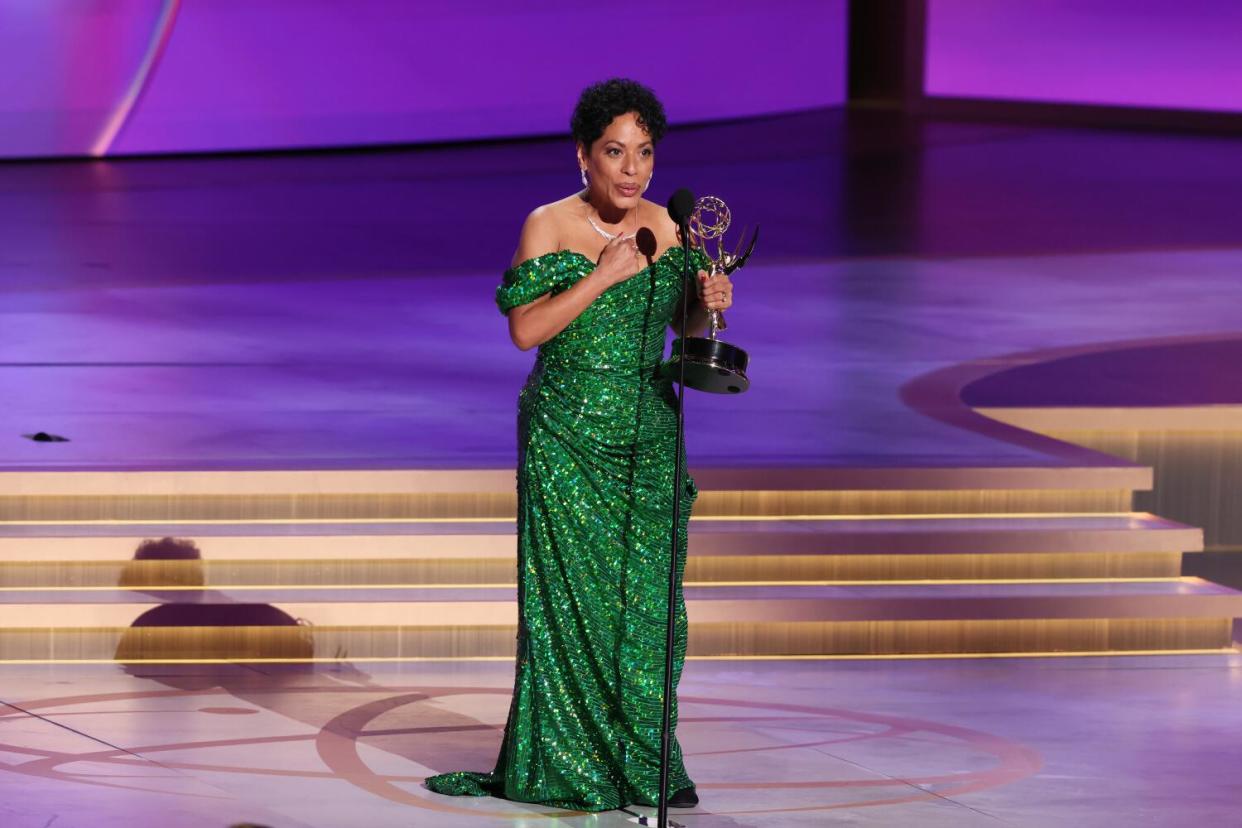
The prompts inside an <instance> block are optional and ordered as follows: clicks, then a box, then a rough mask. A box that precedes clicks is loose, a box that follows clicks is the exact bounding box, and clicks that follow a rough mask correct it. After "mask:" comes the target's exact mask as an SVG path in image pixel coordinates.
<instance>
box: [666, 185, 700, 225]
mask: <svg viewBox="0 0 1242 828" xmlns="http://www.w3.org/2000/svg"><path fill="white" fill-rule="evenodd" d="M693 213H694V193H692V192H690V191H689V190H687V189H686V188H685V187H682V188H681V189H680V190H678V191H677V192H675V193H673V194H672V196H670V197H669V200H668V215H669V217H670V218H671V219H672V220H673V221H675V222H677V226H678V227H685V226H686V222H688V221H690V216H691V215H692V214H693Z"/></svg>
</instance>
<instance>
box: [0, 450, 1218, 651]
mask: <svg viewBox="0 0 1242 828" xmlns="http://www.w3.org/2000/svg"><path fill="white" fill-rule="evenodd" d="M864 471H865V472H866V473H873V470H864ZM1046 471H1047V470H1036V471H1035V473H1034V474H1037V475H1043V476H1042V477H1041V478H1039V479H1038V480H1036V479H1034V478H1033V477H1030V476H1028V477H1027V478H1025V479H1023V478H1022V477H1021V476H1020V475H1019V476H1018V477H1014V476H1013V475H1012V474H1010V475H1008V476H1006V475H999V476H998V475H997V474H996V473H995V470H980V474H979V477H978V480H979V481H980V483H981V486H980V488H975V489H969V488H952V486H961V485H963V484H965V483H968V482H969V481H970V480H971V478H970V477H969V476H968V475H966V476H964V475H963V470H960V469H955V470H952V474H950V475H947V476H945V477H943V478H941V479H939V480H935V481H931V482H930V483H929V479H927V478H926V476H925V479H923V480H922V481H921V482H922V483H923V485H928V486H929V487H928V488H926V489H921V490H920V489H913V488H909V483H910V481H911V480H914V481H915V482H919V479H918V474H907V475H905V476H901V475H897V474H891V475H889V477H888V478H887V479H881V478H877V477H875V476H874V475H873V476H872V477H870V478H868V477H867V476H866V474H863V475H862V476H861V477H856V478H854V479H853V482H854V483H864V484H867V485H868V486H873V485H875V484H876V483H877V482H878V483H880V484H884V485H893V484H896V483H900V484H901V485H902V486H904V488H897V489H884V488H850V487H848V486H847V487H846V488H842V489H806V490H803V489H797V488H794V487H793V486H796V485H798V484H799V483H805V482H807V476H806V475H802V476H801V477H798V476H792V475H785V476H783V477H782V476H781V475H780V474H775V475H774V474H773V473H772V472H770V471H765V470H758V471H754V470H752V471H751V472H750V473H748V474H747V473H743V472H741V471H732V472H728V473H727V474H725V473H717V474H715V475H714V477H715V478H716V482H718V483H724V484H727V485H730V486H732V487H733V488H728V489H721V490H710V489H701V494H700V499H699V502H698V505H697V506H696V511H695V517H694V519H693V520H692V522H691V534H690V560H689V564H688V566H687V574H686V585H687V586H686V598H687V604H688V607H689V614H690V619H691V638H690V654H691V655H692V656H694V657H784V656H788V657H857V656H908V655H917V654H925V655H951V654H995V653H1007V654H1046V653H1056V652H1119V653H1120V652H1151V651H1170V652H1189V651H1204V650H1220V649H1224V648H1227V647H1229V646H1230V644H1231V624H1232V619H1233V618H1234V617H1236V616H1242V594H1239V593H1235V592H1233V591H1231V590H1228V589H1226V588H1224V587H1219V586H1217V585H1215V584H1211V583H1208V582H1205V581H1201V580H1198V579H1193V578H1183V577H1180V575H1179V573H1180V569H1181V555H1182V554H1183V553H1184V552H1193V551H1197V550H1199V549H1201V548H1202V542H1203V541H1202V533H1201V532H1200V530H1198V529H1196V528H1194V527H1189V526H1185V525H1182V524H1179V523H1176V522H1174V521H1169V520H1165V519H1162V518H1159V517H1156V516H1153V515H1150V514H1146V513H1139V512H1130V511H1129V510H1128V503H1129V500H1130V496H1131V491H1132V488H1133V487H1134V486H1135V485H1141V483H1142V481H1141V476H1136V474H1135V472H1134V470H1133V469H1121V470H1116V471H1117V474H1116V475H1115V476H1114V477H1112V478H1109V477H1108V476H1107V475H1104V476H1101V474H1100V472H1099V470H1087V471H1086V472H1084V473H1083V475H1081V476H1080V475H1076V473H1075V470H1068V471H1066V470H1060V472H1061V473H1060V474H1058V475H1056V476H1050V475H1048V474H1046ZM359 474H360V475H361V473H359ZM833 474H837V472H836V471H835V470H834V472H833ZM448 475H452V476H451V477H450V476H448ZM830 477H831V475H825V476H821V477H820V478H819V479H818V480H815V481H813V482H816V483H817V484H819V485H823V484H824V482H825V480H828V482H833V481H832V480H829V478H830ZM4 478H5V476H4V475H0V513H3V514H4V515H6V517H7V519H6V520H5V521H4V522H2V523H0V661H36V662H37V661H108V660H123V661H135V662H141V661H194V660H203V659H209V660H217V659H222V660H267V659H275V660H295V661H296V660H312V659H314V660H350V659H418V658H509V657H511V656H512V653H513V646H514V636H515V633H516V630H515V621H516V603H515V595H514V588H513V584H514V575H515V564H516V561H515V541H514V523H513V513H512V511H513V505H514V504H513V502H512V498H511V495H510V494H508V493H506V492H504V491H503V487H504V486H505V485H509V486H511V485H512V473H511V472H509V473H508V474H507V475H506V474H500V473H497V472H486V473H480V474H479V476H478V477H477V478H476V479H474V486H475V487H474V490H472V489H471V478H470V477H469V475H468V474H464V473H460V472H453V473H445V474H444V475H441V476H437V475H436V474H434V473H418V474H417V475H413V476H407V477H406V478H405V481H406V483H405V484H404V488H402V486H394V485H392V484H393V478H390V479H388V480H387V481H384V480H380V479H374V478H373V479H370V483H371V484H379V483H384V484H385V485H387V486H388V487H389V488H390V489H392V488H397V489H399V490H398V491H391V490H390V491H373V492H371V493H370V494H368V493H367V492H366V491H364V490H365V488H366V485H367V478H366V477H365V476H359V477H358V478H356V479H353V480H349V481H346V480H345V478H342V477H336V478H335V479H333V478H331V477H326V478H318V479H312V478H309V477H306V476H303V477H301V478H297V477H296V476H295V477H289V476H285V477H269V478H268V479H267V480H266V481H257V480H256V479H255V478H246V477H244V476H242V477H237V476H233V485H235V486H236V487H237V488H239V489H240V490H241V491H243V492H244V494H225V493H223V491H222V490H223V489H224V488H226V487H227V486H228V485H230V483H229V481H228V480H227V479H226V478H227V475H226V476H225V477H216V478H212V477H210V476H209V477H202V476H197V477H195V476H194V475H193V474H192V475H191V476H190V477H187V478H186V479H183V480H181V481H180V487H179V490H178V487H177V486H170V485H169V481H172V482H174V483H176V482H177V481H176V478H175V477H174V478H169V477H167V476H165V477H161V478H152V477H150V476H148V477H147V478H146V480H145V484H144V481H142V480H138V479H135V478H116V477H115V476H114V477H113V478H112V480H113V482H116V481H119V484H118V486H117V487H116V488H117V489H119V491H117V492H114V493H109V492H108V491H106V489H107V487H108V485H109V478H107V477H100V478H98V479H97V480H96V481H95V482H94V483H93V484H88V485H83V482H82V479H74V478H72V477H71V476H68V475H60V476H59V478H58V479H59V480H60V481H61V483H60V488H59V490H48V489H47V488H45V489H44V490H43V491H40V490H39V487H38V486H37V485H32V484H31V482H30V481H23V482H21V483H16V482H15V481H14V480H12V479H7V480H6V479H4ZM696 478H698V479H699V480H700V487H702V486H703V485H704V482H703V481H704V480H706V481H708V482H710V481H711V480H712V478H713V474H705V475H696ZM747 480H749V481H750V482H751V483H752V484H753V485H754V488H745V487H744V485H743V484H745V483H746V481H747ZM843 480H844V482H847V483H848V482H850V480H849V479H848V478H846V479H837V480H836V481H835V482H836V484H838V485H840V484H841V483H842V482H843ZM205 481H206V482H205ZM411 481H412V482H411ZM312 483H313V485H311V484H312ZM346 483H348V485H346ZM774 483H775V485H773V484H774ZM1015 483H1016V484H1017V485H1014V484H1015ZM1032 483H1038V485H1042V486H1045V487H1047V488H1043V489H1040V488H1027V486H1030V485H1032ZM983 484H991V485H993V486H995V487H996V488H987V486H986V485H983ZM144 485H146V487H147V489H148V491H147V493H144V491H143V489H144ZM1076 485H1086V486H1088V488H1082V489H1078V488H1074V486H1076ZM1127 486H1128V487H1130V488H1127ZM6 487H7V488H6ZM75 487H76V488H75ZM333 487H335V488H336V489H337V491H332V490H331V489H332V488H333ZM281 489H287V490H285V491H281ZM342 489H344V491H342ZM851 510H852V511H851ZM162 538H168V539H171V540H168V541H164V542H162V543H161V542H159V539H162ZM144 541H154V542H155V543H154V546H153V545H152V544H150V543H148V545H147V546H146V547H144V549H145V550H146V551H145V552H144V553H143V555H144V556H146V557H147V558H148V559H144V560H135V559H134V558H135V554H136V551H137V550H138V549H139V547H140V546H142V545H143V543H144Z"/></svg>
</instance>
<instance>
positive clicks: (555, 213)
mask: <svg viewBox="0 0 1242 828" xmlns="http://www.w3.org/2000/svg"><path fill="white" fill-rule="evenodd" d="M567 201H568V200H567V199H561V200H560V201H553V202H552V203H550V204H541V205H539V206H538V207H536V208H535V209H534V210H531V211H530V213H529V214H528V215H527V216H526V221H524V222H523V223H522V233H521V235H520V236H519V237H518V245H517V250H516V251H515V252H514V254H513V264H514V265H516V264H518V263H519V262H524V261H526V260H527V259H533V258H535V257H536V256H542V255H544V254H545V253H554V252H556V251H557V250H559V249H560V240H561V236H562V232H561V231H562V228H563V227H564V226H565V225H566V220H565V219H566V216H565V213H566V211H567V205H566V202H567Z"/></svg>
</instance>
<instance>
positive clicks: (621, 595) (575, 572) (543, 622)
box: [426, 248, 705, 811]
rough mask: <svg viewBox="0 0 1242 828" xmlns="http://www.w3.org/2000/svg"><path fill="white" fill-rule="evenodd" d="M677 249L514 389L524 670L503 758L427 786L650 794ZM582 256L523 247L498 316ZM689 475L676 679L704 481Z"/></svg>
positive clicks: (472, 791) (661, 636) (525, 796)
mask: <svg viewBox="0 0 1242 828" xmlns="http://www.w3.org/2000/svg"><path fill="white" fill-rule="evenodd" d="M692 256H693V257H694V259H695V261H694V263H693V264H694V267H695V269H696V270H697V269H699V268H701V267H703V265H704V264H705V259H703V258H702V257H701V254H700V253H698V251H695V252H694V253H693V254H692ZM681 264H682V253H681V250H680V248H672V249H670V250H669V251H667V252H666V253H665V254H664V255H662V256H661V257H660V258H659V259H658V260H657V261H656V262H655V263H654V264H653V265H651V266H650V267H648V268H647V269H645V270H644V271H642V272H641V273H639V274H638V275H637V276H634V277H633V278H631V279H629V280H627V281H625V282H622V283H620V284H618V285H614V286H613V287H611V288H609V289H608V290H607V291H605V292H604V293H603V294H602V295H601V296H600V297H599V298H597V299H596V300H595V301H594V302H593V303H592V304H591V305H590V306H589V307H588V308H587V309H586V310H585V311H584V312H583V313H582V314H581V315H580V316H579V317H578V318H577V319H575V320H574V321H573V322H571V323H570V324H569V325H568V326H567V327H566V328H565V329H564V330H563V331H562V332H561V333H559V334H557V335H556V336H555V337H553V338H552V339H550V340H548V341H547V342H545V343H544V344H543V345H542V346H540V348H539V355H538V358H537V360H536V362H535V366H534V370H532V371H531V374H530V377H529V378H528V379H527V382H526V385H525V387H524V388H523V389H522V392H521V394H520V396H519V400H518V472H517V490H518V516H517V534H518V606H519V610H518V640H517V675H516V680H515V683H514V689H513V701H512V704H511V706H510V709H509V717H508V722H507V724H506V725H505V732H504V737H503V740H502V743H501V747H500V756H499V758H498V759H497V761H496V767H495V769H494V770H493V771H492V772H491V773H475V772H467V771H458V772H454V773H446V774H441V775H439V776H433V777H430V778H429V779H427V781H426V784H427V786H428V787H429V788H430V789H431V790H433V791H437V792H439V793H443V794H454V795H472V796H486V795H493V796H500V797H504V798H507V799H513V800H519V801H523V802H538V803H543V804H546V805H552V806H556V807H562V808H572V809H575V810H585V811H602V810H608V809H612V808H619V807H622V806H625V805H629V804H654V803H655V801H656V799H657V796H658V790H659V759H660V717H661V706H662V703H663V693H664V643H665V629H666V628H665V623H666V621H665V619H666V613H667V606H668V556H669V541H670V536H671V533H672V524H671V513H672V493H673V473H674V465H673V460H672V453H673V448H674V443H675V439H676V427H677V421H676V414H675V411H674V408H673V405H674V399H675V397H674V392H673V389H672V386H671V385H670V383H669V382H667V381H665V380H662V379H660V378H659V376H658V365H659V363H660V360H661V359H662V357H663V352H664V343H665V330H666V327H667V325H668V323H669V321H670V320H671V318H672V315H673V312H674V308H675V306H676V303H677V299H678V297H679V296H680V280H681ZM593 267H594V263H593V262H591V261H590V260H589V259H587V258H586V257H585V256H583V255H582V254H580V253H576V252H573V251H559V252H556V253H549V254H546V255H543V256H539V257H536V258H534V259H529V260H527V261H525V262H522V263H521V264H519V265H518V266H517V267H515V268H512V269H510V270H509V271H507V272H506V273H505V276H504V281H503V283H502V284H501V285H500V287H498V288H497V290H496V303H497V305H498V306H499V307H500V309H501V311H502V312H506V313H507V312H508V311H509V310H510V309H511V308H514V307H516V306H518V305H522V304H525V303H527V302H530V301H531V300H533V299H535V298H536V297H538V296H541V295H543V294H545V293H549V292H551V293H553V294H555V293H559V292H561V291H563V290H566V289H567V288H569V287H570V286H571V285H573V284H574V282H576V281H577V280H578V279H580V278H582V277H583V276H585V275H587V274H588V273H590V271H591V269H592V268H593ZM681 462H682V463H683V464H684V463H685V457H684V454H683V455H682V457H681ZM684 480H685V490H684V494H683V497H682V501H681V504H682V509H681V515H680V518H681V519H680V521H679V522H678V533H679V537H678V545H679V549H680V552H679V556H678V567H677V568H678V576H677V586H678V595H677V602H676V605H677V606H676V611H677V624H676V648H675V673H674V680H675V681H676V679H677V678H678V677H680V675H681V667H682V662H683V660H684V658H685V652H686V610H685V603H684V601H683V599H682V597H681V577H682V576H681V573H682V571H683V570H684V568H685V554H686V525H687V521H688V520H689V517H690V510H691V507H692V506H693V503H694V499H695V496H696V495H697V489H696V488H695V485H694V482H693V480H691V479H690V477H689V475H688V474H687V475H686V476H685V477H684ZM676 720H677V719H676V705H675V704H674V707H673V722H674V724H675V723H676ZM671 755H672V762H671V767H670V776H669V791H670V793H672V792H674V791H678V790H680V789H682V788H685V787H688V786H689V785H691V784H693V783H692V782H691V781H690V778H689V777H688V776H687V775H686V770H685V767H684V765H683V763H682V756H681V749H680V746H678V745H677V743H676V741H675V740H674V741H673V744H672V748H671Z"/></svg>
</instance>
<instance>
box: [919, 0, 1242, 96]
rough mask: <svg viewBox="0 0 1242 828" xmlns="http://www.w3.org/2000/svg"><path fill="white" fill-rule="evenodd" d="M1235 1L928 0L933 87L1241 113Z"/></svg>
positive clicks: (941, 92)
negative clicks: (986, 0) (993, 0)
mask: <svg viewBox="0 0 1242 828" xmlns="http://www.w3.org/2000/svg"><path fill="white" fill-rule="evenodd" d="M1240 38H1242V4H1239V3H1237V2H1236V0H1191V2H1186V0H1144V2H1142V3H1135V2H1133V0H1005V2H1003V3H983V2H979V0H928V10H927V41H926V53H925V57H926V74H925V80H924V91H925V92H926V94H928V95H930V96H944V97H961V98H986V99H996V100H1020V101H1040V102H1056V103H1074V104H1096V105H1114V106H1132V107H1151V108H1162V109H1163V108H1167V109H1194V110H1211V111H1221V112H1242V49H1239V48H1238V43H1239V39H1240Z"/></svg>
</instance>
